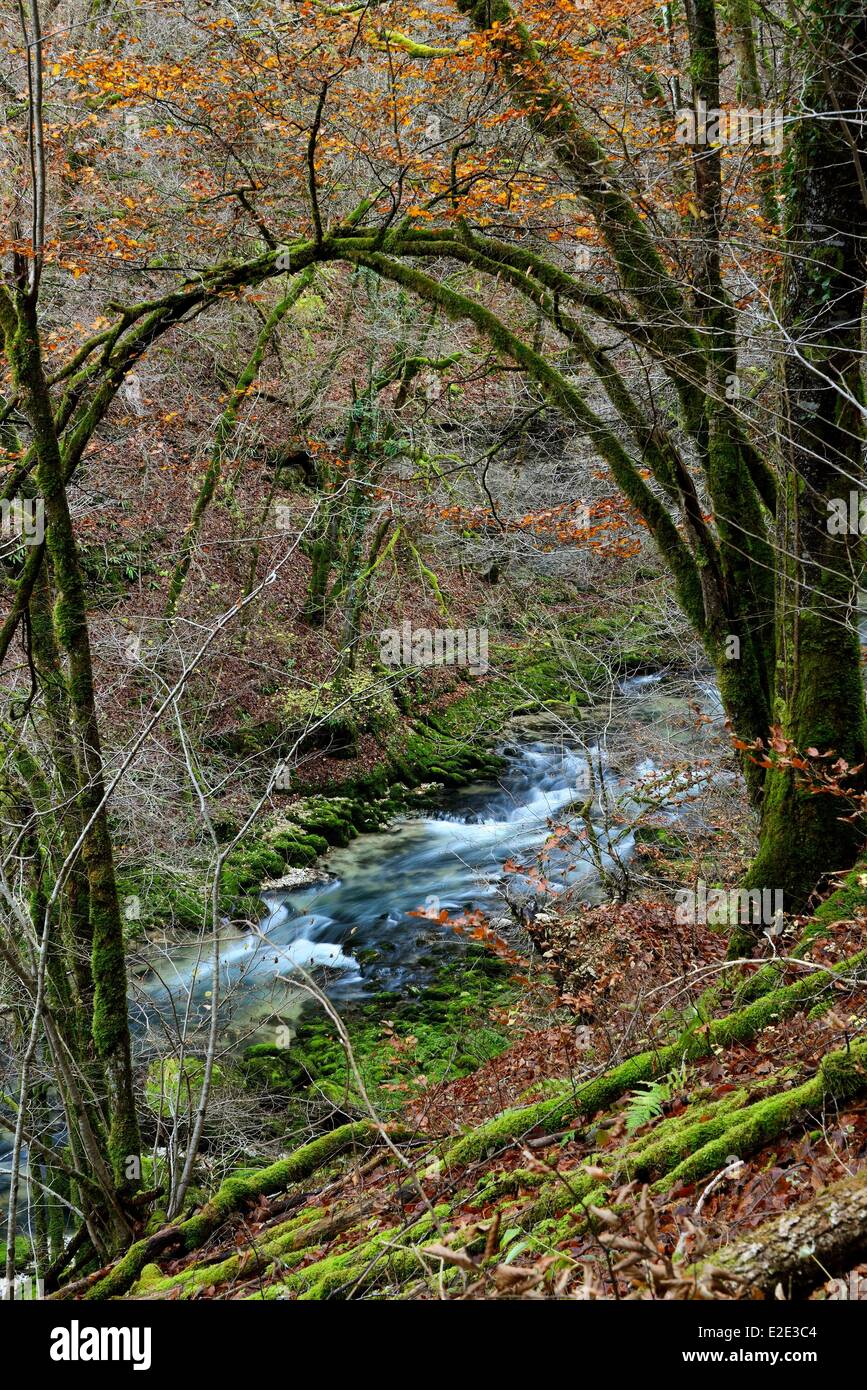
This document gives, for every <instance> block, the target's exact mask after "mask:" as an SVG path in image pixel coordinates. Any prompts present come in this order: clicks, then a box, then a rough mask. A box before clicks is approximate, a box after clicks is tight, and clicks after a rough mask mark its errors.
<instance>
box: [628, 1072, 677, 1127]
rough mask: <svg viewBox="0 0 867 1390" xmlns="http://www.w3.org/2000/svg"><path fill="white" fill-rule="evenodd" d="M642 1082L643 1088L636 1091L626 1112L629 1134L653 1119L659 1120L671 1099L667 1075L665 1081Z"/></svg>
mask: <svg viewBox="0 0 867 1390" xmlns="http://www.w3.org/2000/svg"><path fill="white" fill-rule="evenodd" d="M641 1084H642V1087H643V1089H642V1090H641V1091H636V1092H635V1094H634V1095H633V1097H632V1100H631V1101H630V1103H629V1109H628V1110H627V1112H626V1133H627V1134H632V1133H633V1131H634V1130H636V1129H641V1126H642V1125H646V1124H649V1123H650V1121H651V1120H658V1119H659V1117H660V1115H661V1114H662V1107H663V1106H664V1105H665V1102H666V1101H667V1100H671V1086H670V1085H669V1082H668V1078H667V1077H666V1078H665V1080H664V1081H643V1082H642V1083H641Z"/></svg>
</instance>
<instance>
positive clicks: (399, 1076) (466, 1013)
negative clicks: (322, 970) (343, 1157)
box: [238, 941, 516, 1123]
mask: <svg viewBox="0 0 867 1390" xmlns="http://www.w3.org/2000/svg"><path fill="white" fill-rule="evenodd" d="M430 978H431V983H430V985H429V986H427V987H426V988H424V989H419V990H418V991H416V992H414V993H409V992H405V993H403V994H400V995H393V994H385V995H383V996H382V997H380V998H378V999H374V1000H372V1001H370V1002H369V1003H361V1004H357V1005H355V1006H354V1007H353V1008H351V1009H344V1011H343V1021H344V1025H345V1027H346V1030H347V1032H348V1034H349V1040H350V1043H351V1046H352V1051H353V1055H354V1057H355V1062H356V1065H357V1067H358V1069H359V1071H360V1073H361V1076H362V1080H363V1082H364V1085H365V1089H366V1090H367V1093H368V1095H369V1097H370V1098H371V1100H372V1102H373V1103H374V1105H375V1106H376V1108H377V1111H378V1113H381V1114H387V1113H389V1112H394V1111H397V1110H400V1109H401V1108H402V1107H403V1106H404V1105H405V1104H406V1101H407V1098H408V1097H410V1096H411V1095H413V1094H414V1093H417V1092H420V1091H421V1090H424V1089H425V1088H426V1087H427V1086H429V1085H434V1084H436V1083H437V1082H440V1081H445V1080H447V1079H454V1078H456V1077H459V1076H465V1075H468V1074H469V1073H470V1072H473V1071H475V1070H476V1068H477V1067H479V1066H481V1065H482V1064H483V1063H484V1062H486V1061H488V1060H489V1059H490V1058H492V1057H496V1056H498V1055H499V1054H500V1053H501V1052H503V1051H504V1050H505V1048H507V1047H508V1046H509V1043H510V1042H511V1041H513V1039H512V1038H511V1037H510V1035H509V1033H508V1031H507V1030H506V1029H505V1028H500V1027H495V1026H494V1025H492V1023H491V1019H490V1013H491V1010H492V1009H495V1008H496V1009H504V1008H506V1007H508V1005H509V1004H511V1003H512V1002H513V1001H514V999H515V993H516V986H515V984H514V981H513V980H512V968H511V967H510V966H509V965H508V964H507V963H505V962H503V961H500V960H499V959H498V958H497V957H495V956H492V955H491V953H490V952H489V951H487V950H485V948H483V947H479V946H478V945H476V944H475V943H471V944H470V945H469V946H467V947H462V945H461V944H460V943H459V942H457V941H456V942H455V943H454V945H453V947H452V948H451V951H450V953H449V957H448V960H447V961H446V960H443V961H441V962H439V963H438V964H436V965H434V966H433V970H432V974H431V977H430ZM383 1018H387V1019H388V1025H387V1026H385V1027H384V1026H383ZM238 1074H239V1077H240V1079H241V1081H242V1084H244V1085H245V1086H247V1087H249V1088H254V1087H261V1086H267V1087H269V1088H271V1089H279V1088H281V1087H282V1088H285V1089H286V1090H287V1091H288V1092H289V1093H290V1096H291V1109H290V1114H291V1115H293V1116H294V1114H295V1112H296V1110H297V1112H298V1122H299V1123H303V1113H302V1112H303V1111H304V1110H305V1108H306V1107H307V1106H308V1105H309V1103H310V1101H316V1100H322V1099H323V1098H324V1099H326V1100H328V1101H330V1103H331V1104H332V1105H334V1106H336V1107H337V1108H338V1109H339V1110H342V1111H344V1112H346V1111H347V1109H348V1110H349V1112H350V1113H351V1112H352V1111H353V1110H354V1109H356V1108H358V1107H359V1106H360V1104H361V1102H360V1098H359V1096H358V1095H357V1082H356V1080H355V1077H354V1074H353V1072H352V1071H351V1069H350V1068H349V1067H348V1066H347V1062H346V1054H345V1050H344V1047H343V1044H342V1043H341V1041H340V1038H339V1035H338V1034H337V1031H336V1029H335V1026H334V1024H333V1023H332V1021H331V1020H330V1019H329V1018H328V1017H327V1016H326V1015H324V1014H318V1013H317V1014H304V1015H303V1016H302V1018H301V1019H300V1021H299V1024H298V1031H297V1033H296V1036H295V1037H294V1038H293V1040H292V1043H291V1046H290V1047H288V1048H276V1047H272V1046H270V1045H268V1044H258V1045H256V1046H254V1047H251V1048H248V1049H247V1050H246V1052H245V1054H244V1056H243V1058H242V1060H241V1062H240V1064H239V1067H238Z"/></svg>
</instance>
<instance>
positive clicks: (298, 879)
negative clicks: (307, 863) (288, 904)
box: [262, 867, 335, 893]
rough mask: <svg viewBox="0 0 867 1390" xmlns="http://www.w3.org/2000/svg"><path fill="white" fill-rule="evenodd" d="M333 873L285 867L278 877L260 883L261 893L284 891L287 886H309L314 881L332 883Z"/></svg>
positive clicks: (315, 869) (314, 869) (322, 870)
mask: <svg viewBox="0 0 867 1390" xmlns="http://www.w3.org/2000/svg"><path fill="white" fill-rule="evenodd" d="M334 878H335V875H334V874H329V873H327V872H326V871H325V869H317V868H310V867H308V868H297V869H287V871H286V873H285V874H281V876H280V878H269V879H266V880H265V882H264V883H263V884H262V892H263V893H285V892H286V890H287V889H289V888H310V887H312V885H313V884H314V883H332V882H333V881H334Z"/></svg>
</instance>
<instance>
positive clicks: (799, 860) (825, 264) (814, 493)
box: [749, 0, 867, 910]
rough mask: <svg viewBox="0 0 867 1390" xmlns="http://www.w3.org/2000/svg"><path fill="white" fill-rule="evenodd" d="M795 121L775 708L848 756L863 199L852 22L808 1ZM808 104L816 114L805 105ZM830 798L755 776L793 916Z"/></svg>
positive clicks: (861, 724) (763, 873) (824, 848)
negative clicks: (840, 520)
mask: <svg viewBox="0 0 867 1390" xmlns="http://www.w3.org/2000/svg"><path fill="white" fill-rule="evenodd" d="M812 11H813V14H814V17H815V18H814V22H813V24H812V26H811V28H810V31H809V33H808V35H807V43H806V44H805V51H806V52H808V53H809V54H810V67H809V70H808V73H807V74H806V81H805V87H804V99H803V111H804V114H803V115H802V118H801V119H800V120H799V121H798V122H797V123H796V126H795V135H794V137H793V141H792V148H791V150H790V152H789V169H790V172H789V192H788V198H787V206H786V232H785V252H786V256H785V270H784V277H783V284H782V292H781V307H780V319H781V323H782V325H783V330H784V333H785V335H786V341H785V342H784V344H783V379H782V402H781V416H782V419H783V421H784V426H783V429H782V431H781V438H780V451H781V458H782V464H783V470H784V486H783V489H782V491H781V497H780V505H779V508H778V527H777V542H778V566H779V575H780V577H779V579H778V592H777V621H776V692H775V705H774V715H775V720H776V721H777V722H778V723H779V724H780V725H781V726H782V730H783V733H784V735H785V736H786V737H787V738H790V739H791V740H793V742H794V743H795V744H796V745H797V747H798V749H799V750H800V752H801V753H802V754H803V753H805V752H806V751H807V750H808V749H809V748H811V747H814V748H816V749H817V750H818V752H819V753H826V752H827V751H829V750H832V749H833V750H834V753H835V754H836V756H837V757H839V758H843V759H845V760H846V762H847V763H849V764H850V765H855V764H860V763H862V762H863V760H864V756H865V748H867V737H865V736H867V729H865V715H864V689H863V683H862V675H861V665H860V650H859V642H858V635H857V630H856V625H855V623H854V621H853V620H854V617H855V610H856V603H857V587H858V575H859V571H860V567H861V565H862V563H863V541H862V538H861V536H860V534H859V533H858V529H857V523H856V526H855V529H854V531H853V530H850V529H848V528H847V529H845V530H844V533H843V534H835V533H834V532H835V530H836V529H837V527H836V525H835V524H834V523H835V517H834V510H833V508H832V506H831V505H830V504H831V503H832V501H833V500H834V499H841V501H843V502H845V504H846V509H847V512H848V508H849V499H850V493H852V494H854V496H855V498H856V507H855V512H856V515H858V516H860V511H859V510H858V505H857V504H860V500H861V497H862V496H863V487H864V482H863V465H862V457H863V447H864V409H863V400H864V397H863V387H862V381H861V374H860V369H859V354H860V347H861V316H862V310H863V301H864V284H865V240H864V228H865V223H867V204H865V197H864V192H865V190H864V182H863V168H864V163H865V161H864V154H865V140H864V133H863V131H862V130H860V129H859V128H858V126H857V124H856V123H855V122H854V121H846V120H844V119H843V118H838V117H837V116H836V112H837V111H843V112H846V111H848V112H853V111H856V110H857V109H858V105H859V94H860V93H862V92H863V90H864V85H865V82H867V19H865V16H864V14H863V11H862V12H860V13H859V12H858V11H849V12H848V13H847V12H846V11H841V10H840V9H839V7H838V6H836V5H835V4H833V3H831V0H817V3H816V4H814V5H813V7H812ZM813 111H814V112H817V113H818V114H817V115H813V116H811V115H809V114H807V113H810V112H813ZM844 814H845V802H841V801H840V800H839V799H837V798H834V797H830V796H820V797H817V796H811V795H810V794H809V793H808V792H807V791H806V790H805V789H804V788H803V787H801V786H799V785H798V783H797V781H796V779H795V776H794V774H793V773H792V771H791V770H790V769H785V770H774V771H771V772H770V773H769V775H768V777H767V780H766V788H765V797H764V804H763V814H762V827H761V843H760V849H759V854H758V858H757V859H756V862H755V864H754V865H753V868H752V870H751V873H750V877H749V884H750V885H751V886H753V887H770V888H773V887H780V888H783V890H784V891H785V893H786V895H787V901H786V907H787V909H788V910H796V909H798V908H800V907H802V906H803V904H804V902H805V900H806V898H807V897H808V895H809V894H810V892H811V891H812V890H813V888H814V887H815V885H816V883H817V881H818V880H819V879H820V878H821V877H822V875H823V874H825V873H829V872H833V871H834V870H838V869H841V868H845V867H847V866H848V865H849V864H850V863H851V862H852V859H853V857H854V855H855V853H856V850H857V846H858V842H859V839H860V835H859V832H858V831H857V829H856V827H855V826H854V825H853V824H851V823H849V822H847V821H845V820H844V819H843V818H842V817H843V815H844Z"/></svg>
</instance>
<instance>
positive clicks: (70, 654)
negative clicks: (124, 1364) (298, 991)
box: [0, 293, 140, 1240]
mask: <svg viewBox="0 0 867 1390" xmlns="http://www.w3.org/2000/svg"><path fill="white" fill-rule="evenodd" d="M0 308H2V327H3V332H4V337H5V343H6V352H7V356H8V359H9V362H10V364H11V367H12V375H13V380H14V383H15V386H16V389H17V390H18V392H19V393H20V399H21V403H22V408H23V410H24V412H25V414H26V415H27V419H28V422H29V424H30V428H31V433H32V443H33V449H34V452H35V456H36V461H37V462H36V483H37V486H38V488H39V491H40V493H41V496H42V498H43V499H44V504H45V521H46V544H47V553H48V559H49V562H50V565H51V571H52V575H53V578H54V584H55V588H56V595H57V598H56V603H55V608H54V629H55V634H56V639H57V645H58V648H59V651H60V653H61V654H62V657H63V659H64V660H65V662H66V688H67V692H68V699H69V707H70V710H71V714H72V722H73V728H74V732H75V757H76V762H77V765H78V786H79V792H78V807H79V812H80V816H81V821H82V825H83V827H84V829H83V832H82V837H81V839H82V843H81V855H82V859H83V861H84V865H85V869H86V873H87V885H88V911H89V918H90V942H91V949H92V957H91V969H92V981H93V1020H92V1028H91V1031H92V1040H93V1046H94V1050H95V1053H96V1056H97V1057H98V1058H99V1059H100V1062H101V1063H102V1065H103V1067H104V1069H105V1078H106V1091H107V1095H106V1098H105V1099H106V1110H107V1112H108V1117H109V1134H108V1150H109V1152H108V1158H109V1161H110V1165H111V1169H112V1172H113V1174H114V1180H115V1183H116V1185H117V1188H118V1190H123V1189H130V1188H134V1187H136V1186H137V1185H138V1176H139V1174H140V1165H139V1148H140V1145H139V1131H138V1121H137V1117H136V1109H135V1101H134V1096H133V1084H132V1060H131V1048H130V1034H129V1019H128V1013H127V975H126V956H125V950H124V940H123V921H122V917H121V911H120V904H119V901H118V894H117V883H116V879H115V871H114V860H113V853H112V843H111V834H110V830H109V824H108V817H107V813H106V809H105V805H104V799H105V785H104V781H103V769H102V753H101V745H100V735H99V725H98V720H97V713H96V697H95V691H94V678H93V664H92V659H91V649H90V635H89V631H88V625H87V609H86V597H85V590H84V583H83V579H82V574H81V567H80V563H79V556H78V547H77V543H76V539H75V533H74V530H73V526H72V519H71V516H70V511H69V501H68V498H67V494H66V484H65V479H64V466H63V458H62V456H61V451H60V447H59V443H58V438H57V431H56V427H55V421H54V414H53V410H52V403H51V397H50V392H49V389H48V384H47V382H46V378H45V373H44V369H43V363H42V354H41V349H40V342H39V327H38V323H37V313H36V306H35V304H34V302H33V300H32V298H31V297H30V296H29V295H26V294H24V293H19V294H17V295H15V296H14V298H13V296H12V295H11V294H7V295H4V297H3V300H2V305H0ZM119 1214H120V1208H119V1206H116V1205H115V1206H113V1207H112V1210H111V1211H110V1212H108V1213H107V1215H109V1216H110V1218H111V1219H112V1220H113V1221H114V1223H115V1233H116V1235H117V1238H118V1239H119V1240H120V1239H123V1238H125V1237H126V1236H127V1234H128V1231H127V1230H126V1229H124V1223H123V1221H122V1220H116V1219H115V1218H118V1217H119Z"/></svg>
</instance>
